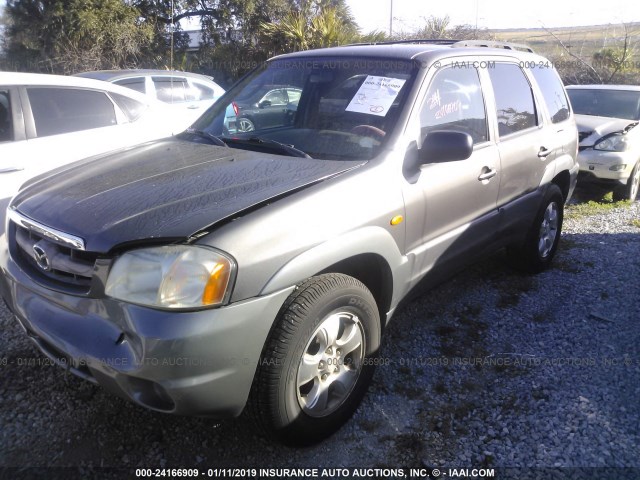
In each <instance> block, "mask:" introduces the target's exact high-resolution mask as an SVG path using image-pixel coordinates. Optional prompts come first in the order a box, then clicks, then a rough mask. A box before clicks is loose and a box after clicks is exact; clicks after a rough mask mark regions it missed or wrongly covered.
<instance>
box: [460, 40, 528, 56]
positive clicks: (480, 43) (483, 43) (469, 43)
mask: <svg viewBox="0 0 640 480" xmlns="http://www.w3.org/2000/svg"><path fill="white" fill-rule="evenodd" d="M451 46H452V47H486V48H504V49H505V50H520V51H523V52H530V53H534V52H533V49H532V48H531V47H529V46H527V45H522V44H520V43H510V42H498V41H495V40H461V41H459V42H454V43H453V44H452V45H451Z"/></svg>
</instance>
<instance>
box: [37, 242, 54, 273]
mask: <svg viewBox="0 0 640 480" xmlns="http://www.w3.org/2000/svg"><path fill="white" fill-rule="evenodd" d="M33 253H34V254H35V256H34V258H35V260H36V263H37V264H38V266H39V267H40V268H41V269H42V270H44V271H45V272H48V271H49V270H51V263H50V262H49V257H47V252H45V251H44V249H43V248H42V247H40V246H39V245H34V246H33Z"/></svg>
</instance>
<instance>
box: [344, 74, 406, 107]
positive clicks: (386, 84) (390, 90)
mask: <svg viewBox="0 0 640 480" xmlns="http://www.w3.org/2000/svg"><path fill="white" fill-rule="evenodd" d="M404 82H406V80H404V79H400V78H390V77H376V76H374V75H369V76H367V78H366V80H365V81H364V83H363V84H362V85H361V86H360V88H359V89H358V91H357V92H356V94H355V95H354V97H353V98H352V99H351V102H349V105H347V108H346V111H347V112H359V113H368V114H369V115H378V116H379V117H384V116H385V115H386V114H387V112H388V111H389V109H390V108H391V105H392V104H393V101H394V100H395V99H396V97H397V96H398V93H400V89H401V88H402V86H403V85H404Z"/></svg>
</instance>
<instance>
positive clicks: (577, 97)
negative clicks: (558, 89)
mask: <svg viewBox="0 0 640 480" xmlns="http://www.w3.org/2000/svg"><path fill="white" fill-rule="evenodd" d="M567 93H568V94H569V98H570V99H571V105H572V106H573V111H574V112H575V113H579V114H581V115H595V116H598V117H612V118H624V119H627V120H640V92H634V91H632V90H599V89H593V90H589V89H586V88H585V89H582V88H581V89H568V90H567Z"/></svg>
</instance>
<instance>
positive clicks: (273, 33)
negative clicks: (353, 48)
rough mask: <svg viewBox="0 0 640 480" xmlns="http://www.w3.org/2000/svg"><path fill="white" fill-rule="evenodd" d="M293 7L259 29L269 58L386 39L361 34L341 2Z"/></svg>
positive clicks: (319, 1) (380, 35) (302, 3)
mask: <svg viewBox="0 0 640 480" xmlns="http://www.w3.org/2000/svg"><path fill="white" fill-rule="evenodd" d="M296 5H297V9H295V10H293V11H291V12H289V13H287V14H286V15H285V17H284V18H283V19H281V20H280V21H279V22H275V23H263V24H262V25H261V26H260V37H259V42H260V43H261V44H262V45H264V47H265V48H266V49H267V50H268V51H269V53H270V54H272V55H275V54H278V53H284V52H290V51H299V50H308V49H312V48H322V47H333V46H336V45H345V44H348V43H357V42H375V41H382V40H385V39H386V35H385V34H384V33H381V32H370V33H369V34H367V35H362V34H360V32H359V31H358V26H357V24H356V22H355V19H354V18H353V16H352V15H351V11H350V10H349V8H348V7H347V5H346V4H345V3H344V1H341V0H315V1H313V0H307V1H303V0H301V1H300V2H299V3H297V4H296Z"/></svg>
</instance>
